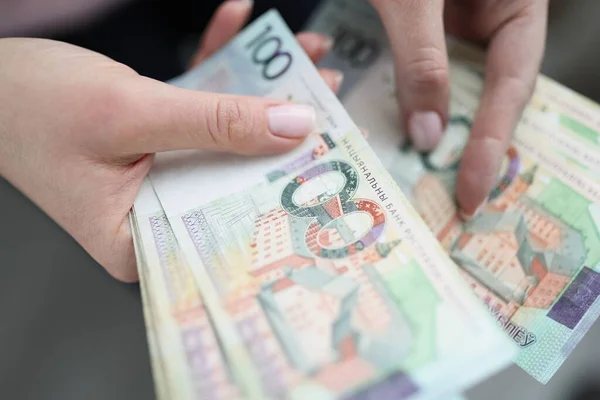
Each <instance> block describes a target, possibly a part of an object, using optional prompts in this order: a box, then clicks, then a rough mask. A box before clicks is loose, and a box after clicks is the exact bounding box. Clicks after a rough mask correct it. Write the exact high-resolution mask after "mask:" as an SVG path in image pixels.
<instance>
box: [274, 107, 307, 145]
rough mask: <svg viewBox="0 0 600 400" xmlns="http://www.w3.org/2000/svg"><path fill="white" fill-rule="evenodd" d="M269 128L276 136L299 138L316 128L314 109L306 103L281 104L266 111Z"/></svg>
mask: <svg viewBox="0 0 600 400" xmlns="http://www.w3.org/2000/svg"><path fill="white" fill-rule="evenodd" d="M268 119H269V129H270V130H271V133H273V135H276V136H281V137H286V138H301V137H305V136H308V135H310V134H311V133H312V132H314V131H315V129H316V128H317V114H316V113H315V109H314V108H312V107H311V106H306V105H298V104H293V105H288V104H286V105H282V106H275V107H271V108H270V109H269V111H268Z"/></svg>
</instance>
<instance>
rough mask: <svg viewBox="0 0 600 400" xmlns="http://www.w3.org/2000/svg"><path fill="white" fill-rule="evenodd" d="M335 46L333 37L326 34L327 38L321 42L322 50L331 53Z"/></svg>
mask: <svg viewBox="0 0 600 400" xmlns="http://www.w3.org/2000/svg"><path fill="white" fill-rule="evenodd" d="M332 48H333V39H332V38H330V37H329V36H326V37H325V39H323V41H322V42H321V50H323V53H329V52H330V51H331V49H332Z"/></svg>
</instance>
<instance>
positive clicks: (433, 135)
mask: <svg viewBox="0 0 600 400" xmlns="http://www.w3.org/2000/svg"><path fill="white" fill-rule="evenodd" d="M408 133H409V135H410V137H411V139H412V142H413V145H414V146H415V148H416V149H417V150H419V151H430V150H433V149H434V148H435V146H437V145H438V143H439V142H440V139H441V138H442V134H443V132H442V119H441V118H440V116H439V115H438V113H436V112H434V111H417V112H415V113H413V114H412V115H411V116H410V120H409V121H408Z"/></svg>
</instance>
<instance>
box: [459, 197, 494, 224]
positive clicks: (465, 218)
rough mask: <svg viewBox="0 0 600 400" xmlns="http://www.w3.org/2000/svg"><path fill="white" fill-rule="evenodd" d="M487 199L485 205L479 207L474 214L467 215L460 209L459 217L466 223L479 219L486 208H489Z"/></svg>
mask: <svg viewBox="0 0 600 400" xmlns="http://www.w3.org/2000/svg"><path fill="white" fill-rule="evenodd" d="M487 203H488V201H487V199H485V200H484V202H483V203H481V204H480V205H479V207H477V208H476V209H475V211H474V212H473V213H472V214H469V213H467V212H466V211H464V210H463V209H460V210H459V211H458V217H459V218H460V219H461V220H463V221H464V222H471V221H473V220H474V219H476V218H477V217H479V215H481V213H482V212H483V210H484V209H485V207H486V206H487Z"/></svg>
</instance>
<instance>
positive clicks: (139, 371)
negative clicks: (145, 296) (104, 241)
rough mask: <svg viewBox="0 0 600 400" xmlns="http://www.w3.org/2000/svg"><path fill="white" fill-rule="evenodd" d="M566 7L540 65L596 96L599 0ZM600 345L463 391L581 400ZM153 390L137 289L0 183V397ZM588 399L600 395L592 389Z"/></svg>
mask: <svg viewBox="0 0 600 400" xmlns="http://www.w3.org/2000/svg"><path fill="white" fill-rule="evenodd" d="M568 3H569V2H567V1H554V3H553V10H552V11H553V12H552V16H551V27H550V31H549V37H548V46H547V56H546V61H545V63H544V66H543V71H544V73H546V74H548V75H549V76H551V77H553V78H554V79H557V80H558V81H560V82H562V83H564V84H566V85H567V86H570V87H572V88H574V89H575V90H577V91H579V92H581V93H584V94H586V95H587V96H589V97H591V98H593V99H595V100H596V101H599V100H600V72H599V67H600V54H596V53H597V52H598V49H599V46H598V45H599V44H600V26H598V23H597V21H596V19H597V17H598V16H600V2H598V1H597V0H585V1H584V0H577V1H571V2H570V3H571V4H570V5H569V4H568ZM599 341H600V324H598V323H596V324H595V325H594V327H593V328H592V330H591V331H590V333H588V335H587V336H586V337H585V338H584V340H583V341H582V342H581V343H580V344H579V346H578V347H577V348H576V349H575V351H574V353H573V355H572V356H571V357H570V358H569V359H568V360H567V362H566V363H565V364H564V365H563V367H562V368H561V369H560V370H559V372H558V373H557V375H556V376H555V377H554V378H553V380H552V381H551V382H550V383H549V384H548V385H545V386H542V385H540V384H538V383H537V382H536V381H534V380H533V379H532V378H530V377H529V376H528V375H527V374H525V373H524V372H522V371H521V370H519V369H518V368H517V367H511V368H509V369H507V370H505V371H503V372H502V373H500V374H498V375H496V376H494V377H492V378H490V379H489V380H487V381H486V382H483V383H482V384H480V385H479V386H477V387H475V388H473V389H472V390H470V391H469V392H468V393H467V396H468V398H469V399H473V400H478V399H481V400H484V399H485V400H495V399H544V400H554V399H556V400H558V399H561V400H562V399H575V398H581V397H573V396H574V395H575V394H576V393H578V391H581V390H582V388H590V387H593V386H594V385H598V382H600V379H598V378H600V347H599V346H598V345H597V343H599ZM590 385H591V386H590ZM596 387H597V386H596ZM153 396H154V393H153V386H152V377H151V371H150V366H149V359H148V349H147V344H146V337H145V327H144V321H143V316H142V308H141V301H140V294H139V289H138V287H137V285H126V284H121V283H119V282H116V281H114V280H112V279H111V278H110V277H109V276H108V275H107V274H106V273H105V272H104V271H103V270H102V269H101V268H100V267H99V266H98V265H97V264H95V263H94V262H93V261H92V260H91V259H90V257H89V256H87V254H86V253H85V252H84V251H83V250H82V249H81V248H80V247H79V246H78V245H77V244H76V243H75V242H74V241H73V240H72V239H71V238H70V237H69V236H68V235H67V234H66V233H64V232H63V231H62V230H61V229H60V228H59V227H58V226H56V225H55V224H54V223H53V222H52V221H51V220H50V219H49V218H47V217H46V216H45V215H44V214H43V213H42V212H41V211H39V209H38V208H37V207H36V206H34V205H33V204H32V203H31V202H30V201H29V200H27V199H26V198H25V197H23V196H22V195H21V194H20V193H18V192H17V191H16V190H15V189H14V188H13V187H12V186H10V185H9V184H8V183H7V182H5V181H3V180H1V179H0V399H61V400H68V399H89V400H93V399H114V400H119V399H150V398H153ZM588 396H589V397H586V398H598V399H600V394H598V392H596V394H595V395H593V394H589V395H588Z"/></svg>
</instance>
